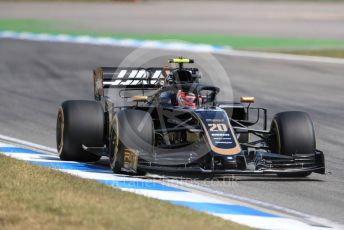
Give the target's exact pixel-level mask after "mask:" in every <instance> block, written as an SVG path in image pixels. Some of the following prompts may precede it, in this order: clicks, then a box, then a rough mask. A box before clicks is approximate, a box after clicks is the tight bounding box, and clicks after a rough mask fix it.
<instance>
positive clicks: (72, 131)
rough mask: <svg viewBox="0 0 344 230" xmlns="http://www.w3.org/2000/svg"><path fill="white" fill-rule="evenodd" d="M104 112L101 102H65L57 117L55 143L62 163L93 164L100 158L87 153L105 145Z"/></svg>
mask: <svg viewBox="0 0 344 230" xmlns="http://www.w3.org/2000/svg"><path fill="white" fill-rule="evenodd" d="M104 121H105V119H104V111H103V108H102V106H101V104H100V103H99V102H95V101H85V100H78V101H65V102H63V103H62V104H61V107H60V108H59V110H58V115H57V124H56V144H57V151H58V154H59V157H60V159H61V160H66V161H80V162H93V161H98V160H99V159H100V157H99V156H97V155H94V154H92V153H89V152H87V151H85V150H84V149H83V148H82V145H85V146H88V147H103V146H104Z"/></svg>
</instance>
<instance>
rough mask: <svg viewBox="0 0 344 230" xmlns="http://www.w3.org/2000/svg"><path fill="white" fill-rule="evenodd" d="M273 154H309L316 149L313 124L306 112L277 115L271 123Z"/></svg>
mask: <svg viewBox="0 0 344 230" xmlns="http://www.w3.org/2000/svg"><path fill="white" fill-rule="evenodd" d="M271 133H272V138H271V152H273V153H279V154H282V155H288V156H291V155H294V154H309V153H314V152H315V149H316V142H315V132H314V127H313V122H312V120H311V118H310V117H309V115H308V114H307V113H305V112H299V111H290V112H282V113H278V114H276V115H275V117H274V118H273V120H272V123H271ZM310 174H311V172H295V173H279V174H278V176H282V177H287V176H291V177H306V176H309V175H310Z"/></svg>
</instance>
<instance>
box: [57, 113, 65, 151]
mask: <svg viewBox="0 0 344 230" xmlns="http://www.w3.org/2000/svg"><path fill="white" fill-rule="evenodd" d="M63 135H64V114H63V110H62V108H59V112H58V115H57V125H56V143H57V151H58V154H59V155H61V153H62V149H63Z"/></svg>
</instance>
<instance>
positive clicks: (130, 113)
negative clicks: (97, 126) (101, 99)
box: [109, 109, 154, 173]
mask: <svg viewBox="0 0 344 230" xmlns="http://www.w3.org/2000/svg"><path fill="white" fill-rule="evenodd" d="M153 131H154V125H153V120H152V118H151V116H150V114H149V113H147V112H145V111H141V110H135V109H127V110H122V111H119V112H118V113H117V114H116V116H115V117H114V119H113V121H112V123H111V133H110V155H109V160H110V167H111V169H112V171H113V172H114V173H123V172H122V167H123V165H124V154H125V153H126V152H132V151H137V152H139V153H152V152H153ZM136 173H138V172H136ZM139 173H142V172H139Z"/></svg>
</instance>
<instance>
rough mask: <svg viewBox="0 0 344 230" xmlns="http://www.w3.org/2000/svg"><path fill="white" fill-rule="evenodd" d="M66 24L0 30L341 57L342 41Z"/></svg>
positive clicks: (2, 24) (8, 23) (15, 22)
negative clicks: (112, 29) (124, 30)
mask: <svg viewBox="0 0 344 230" xmlns="http://www.w3.org/2000/svg"><path fill="white" fill-rule="evenodd" d="M76 28H78V25H77V24H76V23H75V22H73V23H71V22H68V21H53V20H37V19H0V30H2V31H6V30H10V31H16V32H34V33H50V34H61V33H63V34H69V35H89V36H95V37H104V36H105V37H112V38H120V39H121V38H122V39H123V38H130V39H138V40H158V41H175V40H178V41H185V42H190V43H196V44H209V45H217V46H228V47H232V48H234V49H243V50H259V51H269V52H279V53H290V54H301V55H314V56H327V57H339V58H342V57H343V56H344V54H343V53H344V40H333V39H332V40H331V39H296V38H271V37H254V36H252V37H249V36H230V35H220V34H155V33H146V34H138V33H111V32H95V31H83V30H79V29H76Z"/></svg>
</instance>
